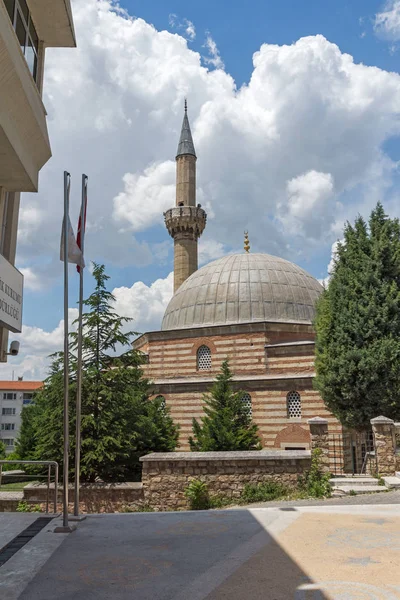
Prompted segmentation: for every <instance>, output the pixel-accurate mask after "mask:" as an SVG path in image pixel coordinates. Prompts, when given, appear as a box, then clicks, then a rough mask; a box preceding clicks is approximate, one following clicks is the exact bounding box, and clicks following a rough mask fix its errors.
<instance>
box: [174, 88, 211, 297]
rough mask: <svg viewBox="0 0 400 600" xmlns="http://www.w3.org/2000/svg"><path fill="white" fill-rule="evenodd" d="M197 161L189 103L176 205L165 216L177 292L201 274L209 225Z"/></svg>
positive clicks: (179, 159) (180, 151)
mask: <svg viewBox="0 0 400 600" xmlns="http://www.w3.org/2000/svg"><path fill="white" fill-rule="evenodd" d="M196 161H197V157H196V152H195V149H194V144H193V139H192V133H191V131H190V125H189V119H188V116H187V102H186V100H185V114H184V117H183V123H182V131H181V137H180V139H179V145H178V152H177V155H176V206H175V208H170V209H169V210H167V211H166V212H165V213H164V219H165V225H166V227H167V229H168V233H169V234H170V236H171V237H172V238H174V292H176V290H177V289H178V288H179V286H180V285H182V283H183V282H184V281H185V280H186V279H187V278H188V277H189V276H190V275H191V274H192V273H194V272H195V271H197V268H198V259H197V240H198V239H199V237H200V236H201V234H202V233H203V231H204V228H205V226H206V220H207V215H206V212H205V211H204V210H203V209H202V208H201V207H200V204H199V205H196Z"/></svg>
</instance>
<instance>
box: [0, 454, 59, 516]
mask: <svg viewBox="0 0 400 600" xmlns="http://www.w3.org/2000/svg"><path fill="white" fill-rule="evenodd" d="M3 465H47V489H46V514H48V512H49V504H50V484H51V471H52V467H54V499H53V504H54V513H56V512H57V500H58V463H57V462H55V461H53V460H0V491H1V480H2V477H3ZM5 473H7V471H4V474H5ZM10 476H11V475H10ZM21 476H23V477H24V478H26V477H33V478H35V479H38V478H39V477H41V476H40V475H31V476H29V475H26V474H23V475H21V474H18V475H15V477H21ZM42 477H43V476H42Z"/></svg>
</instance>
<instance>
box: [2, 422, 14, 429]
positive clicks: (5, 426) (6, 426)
mask: <svg viewBox="0 0 400 600" xmlns="http://www.w3.org/2000/svg"><path fill="white" fill-rule="evenodd" d="M1 429H2V431H14V429H15V423H2V424H1Z"/></svg>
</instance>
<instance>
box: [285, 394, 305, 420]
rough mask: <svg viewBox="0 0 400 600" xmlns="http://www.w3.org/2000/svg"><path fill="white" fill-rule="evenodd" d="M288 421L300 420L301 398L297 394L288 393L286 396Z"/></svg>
mask: <svg viewBox="0 0 400 600" xmlns="http://www.w3.org/2000/svg"><path fill="white" fill-rule="evenodd" d="M286 402H287V413H288V417H289V419H300V418H301V398H300V394H299V392H289V393H288V395H287V396H286Z"/></svg>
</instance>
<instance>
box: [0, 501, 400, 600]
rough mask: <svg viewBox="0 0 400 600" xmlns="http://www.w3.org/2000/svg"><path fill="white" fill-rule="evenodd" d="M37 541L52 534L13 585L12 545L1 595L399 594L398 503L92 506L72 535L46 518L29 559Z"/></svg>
mask: <svg viewBox="0 0 400 600" xmlns="http://www.w3.org/2000/svg"><path fill="white" fill-rule="evenodd" d="M42 534H43V535H42ZM39 536H42V538H41V540H40V538H39ZM46 536H47V538H46ZM44 539H46V540H47V541H46V543H45V542H44V541H43V540H44ZM55 540H57V542H55ZM60 540H61V541H60ZM38 542H40V543H41V544H42V547H41V548H42V551H43V550H44V549H45V546H46V544H47V546H48V545H49V544H56V545H55V546H54V548H51V549H50V547H49V546H48V547H47V550H46V552H47V556H49V555H50V554H51V556H50V558H49V559H48V560H47V562H45V564H43V561H42V565H43V566H39V567H37V568H36V575H35V576H34V577H33V579H32V580H31V581H30V583H29V584H28V585H27V587H26V588H25V590H24V591H23V592H22V593H18V595H12V586H10V584H11V583H12V581H11V579H10V566H12V567H13V569H14V572H15V573H17V571H18V569H17V566H18V560H21V559H22V558H24V557H23V556H21V557H20V558H18V554H19V553H17V555H15V556H14V557H13V558H12V559H10V561H8V562H7V563H6V564H5V565H4V566H3V567H1V568H0V598H3V597H4V598H7V599H8V600H14V599H15V600H16V599H17V598H19V599H20V600H39V599H40V600H50V599H51V600H53V599H57V600H92V599H93V600H94V599H96V600H105V599H107V600H108V599H112V600H128V599H129V600H131V599H132V600H133V599H135V600H227V599H228V598H229V600H243V599H244V598H246V600H291V599H292V598H293V600H323V599H326V600H345V599H346V600H353V599H354V600H356V599H357V600H363V599H364V598H365V599H368V600H381V599H382V600H383V599H385V600H400V509H399V506H398V505H396V504H393V505H376V506H369V505H363V506H347V505H345V506H329V505H324V506H319V507H307V506H302V507H299V508H293V507H285V508H254V509H240V510H224V511H208V512H191V513H189V512H187V513H183V512H180V513H138V514H120V515H92V516H90V517H88V518H87V519H86V520H85V521H83V522H81V523H79V525H78V529H77V531H75V532H73V533H72V534H69V535H62V534H54V533H51V532H50V530H49V528H46V531H44V532H41V533H40V534H38V536H36V538H34V539H33V540H32V541H31V542H29V543H28V544H27V546H26V547H25V560H26V557H27V556H29V552H34V549H35V547H36V546H37V544H38ZM30 545H31V548H29V546H30ZM20 552H21V553H22V552H23V550H21V551H20ZM36 554H37V552H36ZM12 561H15V562H14V565H10V563H12ZM7 566H8V577H7V570H6V571H5V569H6V567H7ZM18 572H19V573H21V569H19V571H18ZM30 575H31V576H32V575H33V571H32V569H31V571H30ZM9 592H11V595H10V593H9ZM3 594H4V595H3Z"/></svg>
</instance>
